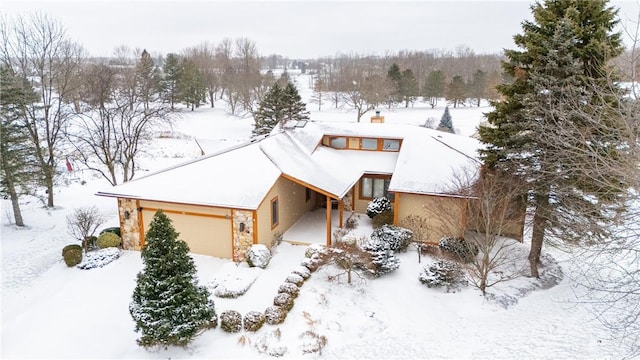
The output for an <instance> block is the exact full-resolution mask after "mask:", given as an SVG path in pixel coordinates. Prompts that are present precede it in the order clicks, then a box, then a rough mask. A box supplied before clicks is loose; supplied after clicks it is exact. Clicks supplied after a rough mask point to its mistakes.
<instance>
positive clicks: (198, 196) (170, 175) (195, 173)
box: [97, 142, 281, 210]
mask: <svg viewBox="0 0 640 360" xmlns="http://www.w3.org/2000/svg"><path fill="white" fill-rule="evenodd" d="M258 144H259V142H255V143H249V144H245V145H242V146H238V147H235V148H232V149H227V150H226V151H222V152H219V153H215V154H212V155H208V156H205V157H203V158H199V159H196V160H193V161H189V162H186V163H182V164H179V165H177V166H174V167H171V168H168V169H165V170H162V171H159V172H156V173H153V174H150V175H148V176H145V177H142V178H139V179H136V180H133V181H129V182H126V183H124V184H121V185H117V186H115V187H113V188H112V189H111V190H109V191H102V192H98V194H97V195H101V196H110V197H124V198H131V199H144V200H157V201H164V202H176V203H184V204H195V205H206V206H217V207H230V208H239V209H251V210H253V209H257V208H258V206H259V205H260V202H261V201H262V199H263V198H264V197H265V196H266V195H267V193H268V192H269V190H270V189H271V187H272V186H273V184H274V183H275V182H276V180H277V179H278V178H279V177H280V174H281V172H280V170H279V169H278V168H277V167H276V166H275V165H274V164H273V163H272V162H271V161H269V159H268V158H267V157H266V156H264V154H263V152H262V151H261V150H260V147H259V146H258Z"/></svg>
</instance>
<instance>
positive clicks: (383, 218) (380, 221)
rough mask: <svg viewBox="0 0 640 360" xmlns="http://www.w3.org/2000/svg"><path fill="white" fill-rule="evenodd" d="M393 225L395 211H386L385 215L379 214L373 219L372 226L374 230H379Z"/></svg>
mask: <svg viewBox="0 0 640 360" xmlns="http://www.w3.org/2000/svg"><path fill="white" fill-rule="evenodd" d="M391 224H393V211H392V210H389V211H385V212H383V213H380V214H377V215H375V216H374V217H373V219H371V225H372V226H373V227H374V228H379V227H380V226H383V225H391Z"/></svg>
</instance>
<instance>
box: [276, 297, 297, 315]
mask: <svg viewBox="0 0 640 360" xmlns="http://www.w3.org/2000/svg"><path fill="white" fill-rule="evenodd" d="M273 305H275V306H279V307H281V308H283V309H284V310H285V311H287V312H288V311H291V309H292V308H293V296H291V295H289V294H287V293H279V294H278V295H276V296H275V297H274V298H273Z"/></svg>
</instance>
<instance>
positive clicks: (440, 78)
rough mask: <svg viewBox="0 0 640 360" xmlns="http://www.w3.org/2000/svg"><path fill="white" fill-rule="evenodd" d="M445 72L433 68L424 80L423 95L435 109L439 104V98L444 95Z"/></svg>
mask: <svg viewBox="0 0 640 360" xmlns="http://www.w3.org/2000/svg"><path fill="white" fill-rule="evenodd" d="M444 88H445V82H444V74H443V73H442V71H440V70H433V71H431V72H430V73H429V75H427V78H426V79H425V81H424V88H423V91H422V96H424V97H425V99H426V100H427V101H428V102H429V105H430V106H431V108H432V109H433V108H434V107H436V105H438V99H439V98H441V97H444Z"/></svg>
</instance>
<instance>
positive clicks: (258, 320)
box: [243, 311, 265, 331]
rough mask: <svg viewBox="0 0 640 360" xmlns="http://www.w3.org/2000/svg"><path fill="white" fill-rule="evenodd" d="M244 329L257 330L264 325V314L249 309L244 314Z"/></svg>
mask: <svg viewBox="0 0 640 360" xmlns="http://www.w3.org/2000/svg"><path fill="white" fill-rule="evenodd" d="M243 322H244V329H245V330H247V331H258V330H260V328H261V327H262V325H264V322H265V317H264V314H263V313H261V312H259V311H249V312H248V313H247V314H246V315H245V316H244V321H243Z"/></svg>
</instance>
